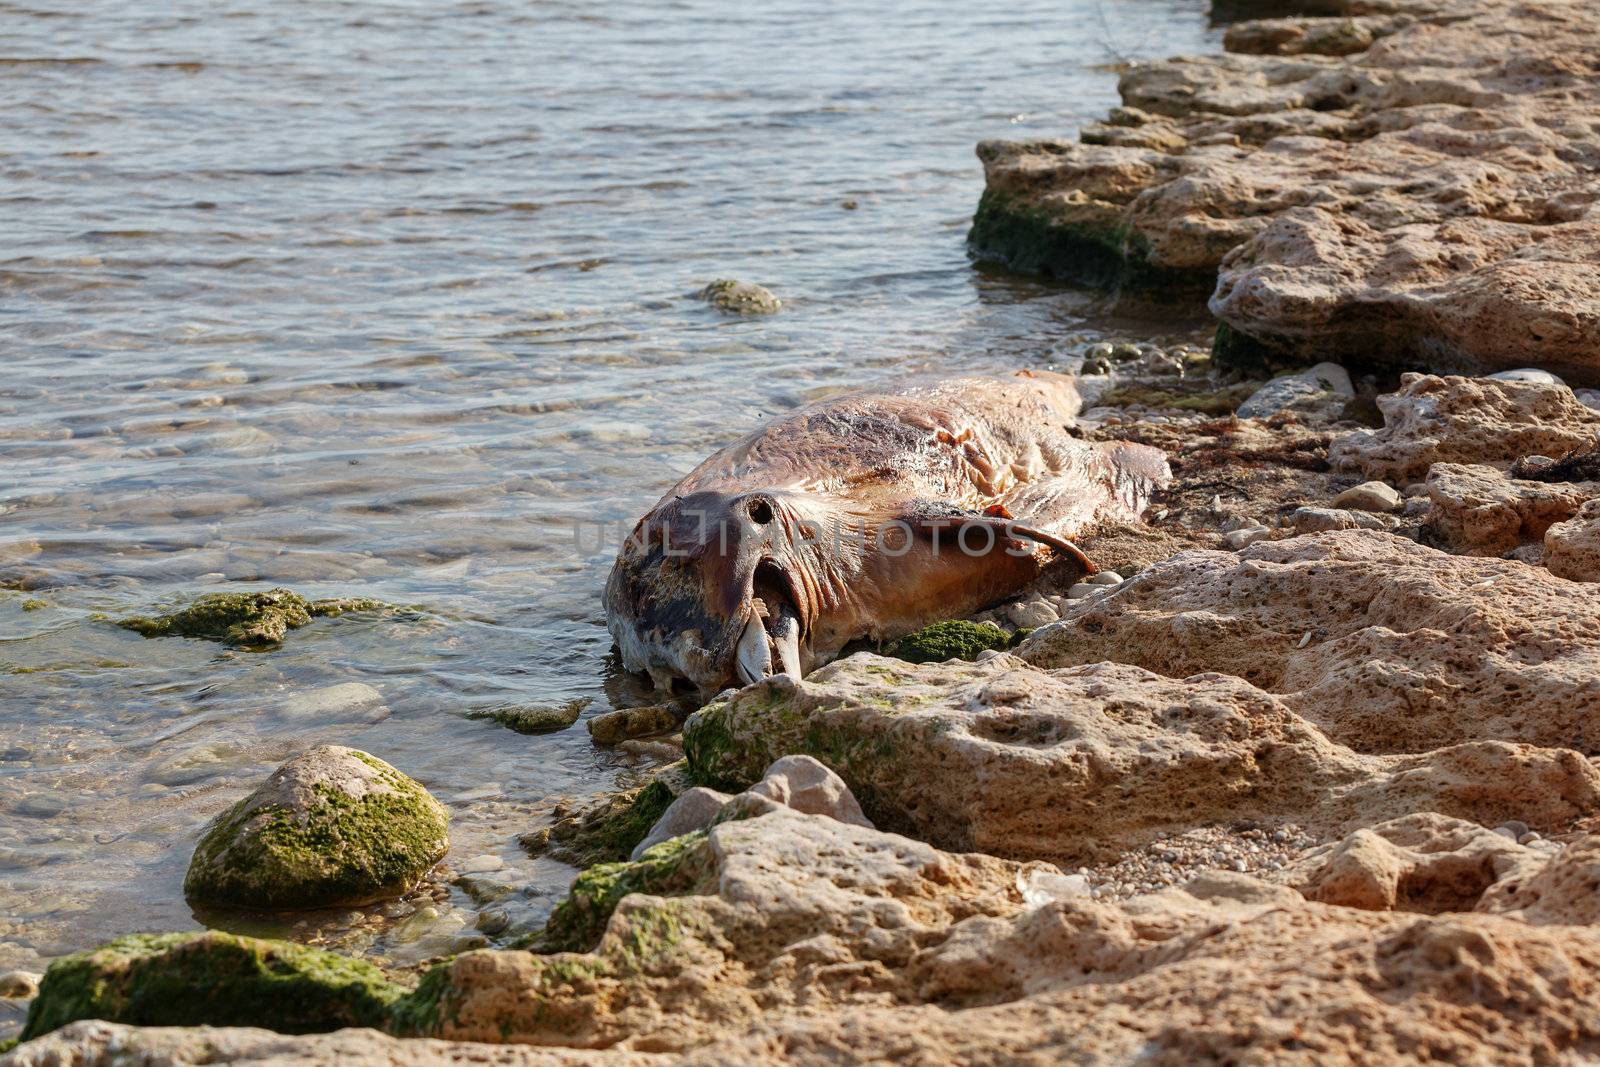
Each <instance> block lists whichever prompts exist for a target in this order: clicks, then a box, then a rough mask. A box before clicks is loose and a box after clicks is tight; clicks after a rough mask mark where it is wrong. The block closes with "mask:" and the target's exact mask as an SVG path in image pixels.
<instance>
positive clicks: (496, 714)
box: [467, 697, 589, 734]
mask: <svg viewBox="0 0 1600 1067" xmlns="http://www.w3.org/2000/svg"><path fill="white" fill-rule="evenodd" d="M588 706H589V701H588V698H586V697H580V698H579V699H577V700H569V701H567V702H566V703H565V704H554V705H551V704H536V705H532V706H518V705H507V706H504V707H498V708H485V709H482V710H479V711H470V712H468V713H467V718H469V719H487V720H489V721H490V722H497V723H499V724H500V725H501V726H504V727H505V728H506V729H508V730H515V731H516V732H517V733H519V734H548V733H554V732H555V731H557V730H565V729H566V728H567V727H569V726H571V725H572V724H573V723H575V722H577V721H578V716H579V715H581V714H583V709H584V708H586V707H588Z"/></svg>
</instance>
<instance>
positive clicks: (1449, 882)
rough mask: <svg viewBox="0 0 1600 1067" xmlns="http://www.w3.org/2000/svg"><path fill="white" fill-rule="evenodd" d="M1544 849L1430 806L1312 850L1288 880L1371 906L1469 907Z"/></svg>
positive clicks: (1325, 896) (1330, 897)
mask: <svg viewBox="0 0 1600 1067" xmlns="http://www.w3.org/2000/svg"><path fill="white" fill-rule="evenodd" d="M1543 858H1544V856H1543V854H1541V853H1538V852H1535V851H1534V850H1532V849H1529V848H1524V847H1523V846H1521V845H1519V844H1517V843H1516V842H1515V841H1510V840H1507V839H1506V838H1505V837H1503V836H1501V835H1500V834H1497V833H1495V832H1494V831H1493V830H1489V829H1486V828H1484V827H1482V826H1479V825H1478V824H1476V823H1470V822H1465V821H1463V820H1460V819H1450V818H1446V817H1444V816H1442V815H1438V814H1436V813H1433V812H1424V813H1419V814H1416V815H1409V816H1406V817H1404V818H1400V819H1394V820H1390V821H1388V822H1383V823H1379V824H1378V825H1376V826H1373V827H1372V828H1371V829H1361V830H1356V831H1355V832H1354V833H1352V834H1350V835H1349V836H1348V837H1346V838H1344V839H1343V840H1341V841H1338V842H1335V843H1334V844H1331V845H1325V846H1323V847H1321V848H1318V849H1314V850H1313V851H1311V852H1310V853H1308V854H1307V855H1306V856H1305V857H1304V858H1302V859H1301V860H1300V861H1299V862H1298V863H1296V864H1295V865H1294V867H1292V868H1291V869H1290V871H1289V873H1288V878H1287V881H1288V882H1289V884H1290V885H1293V886H1295V887H1296V888H1297V889H1299V890H1300V892H1301V893H1303V894H1305V896H1306V897H1307V898H1308V899H1311V900H1320V901H1322V902H1324V903H1327V904H1339V905H1343V906H1344V907H1349V908H1365V909H1367V910H1369V911H1415V912H1422V913H1423V914H1427V915H1437V914H1438V913H1440V912H1445V911H1472V910H1473V909H1474V908H1476V907H1477V906H1478V903H1479V901H1480V900H1481V899H1482V898H1483V895H1484V893H1485V892H1487V891H1488V889H1489V887H1490V886H1492V885H1494V884H1495V883H1496V882H1498V881H1500V880H1501V879H1502V878H1504V877H1506V876H1507V875H1508V874H1509V873H1511V872H1512V871H1514V870H1516V869H1518V868H1519V867H1528V868H1537V867H1539V866H1542V863H1541V862H1540V861H1541V860H1542V859H1543Z"/></svg>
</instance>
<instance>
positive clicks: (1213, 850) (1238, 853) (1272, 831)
mask: <svg viewBox="0 0 1600 1067" xmlns="http://www.w3.org/2000/svg"><path fill="white" fill-rule="evenodd" d="M1317 844H1320V842H1319V841H1318V840H1317V839H1315V838H1313V837H1312V836H1311V835H1310V834H1308V833H1306V832H1305V830H1303V829H1301V828H1300V827H1299V826H1297V825H1294V824H1292V823H1291V824H1285V825H1283V826H1276V827H1270V828H1267V827H1255V826H1251V827H1226V826H1207V827H1202V828H1200V829H1197V830H1187V831H1185V832H1183V833H1176V834H1162V835H1160V836H1159V837H1158V838H1157V839H1156V840H1155V841H1153V842H1151V843H1150V844H1149V845H1146V846H1145V847H1143V848H1140V849H1135V850H1133V851H1132V852H1126V853H1124V854H1123V855H1122V856H1121V857H1120V858H1119V859H1118V860H1117V861H1116V862H1115V863H1110V864H1104V865H1101V866H1097V867H1079V868H1078V869H1077V873H1078V874H1080V875H1082V876H1083V877H1085V878H1087V879H1088V881H1089V887H1090V889H1089V892H1090V894H1091V895H1092V896H1093V897H1095V898H1096V899H1098V900H1126V899H1127V898H1129V897H1135V896H1138V895H1139V894H1141V893H1150V892H1154V891H1156V890H1160V889H1165V888H1167V887H1168V886H1175V885H1183V884H1184V883H1185V882H1187V881H1189V880H1190V879H1192V878H1194V877H1195V876H1196V875H1199V874H1203V873H1205V872H1206V871H1237V872H1240V873H1243V874H1253V875H1257V876H1259V877H1262V878H1266V879H1267V880H1269V881H1270V880H1272V877H1273V875H1274V874H1275V873H1276V872H1278V871H1281V870H1283V869H1284V868H1285V867H1287V866H1288V865H1289V863H1290V862H1291V861H1293V860H1294V859H1296V858H1297V857H1298V856H1299V855H1300V854H1301V853H1302V852H1304V851H1305V850H1306V849H1308V848H1311V847H1312V846H1314V845H1317Z"/></svg>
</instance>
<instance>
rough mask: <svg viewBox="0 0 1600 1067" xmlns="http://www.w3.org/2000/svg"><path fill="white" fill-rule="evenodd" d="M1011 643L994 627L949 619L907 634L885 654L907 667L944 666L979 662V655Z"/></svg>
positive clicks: (1009, 639) (1009, 638)
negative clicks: (956, 661)
mask: <svg viewBox="0 0 1600 1067" xmlns="http://www.w3.org/2000/svg"><path fill="white" fill-rule="evenodd" d="M1011 641H1012V637H1011V635H1010V634H1008V633H1006V632H1005V631H1004V630H1002V629H1000V627H998V626H995V625H994V624H993V623H987V622H967V621H966V620H964V619H948V620H946V621H945V622H936V623H934V624H933V625H932V626H924V627H923V628H922V629H920V630H918V631H917V632H916V633H913V634H907V635H906V636H905V637H902V638H900V639H899V640H898V641H896V642H894V643H893V644H892V645H890V646H889V647H888V648H887V649H886V650H885V651H886V652H887V654H888V655H891V656H893V657H894V658H895V659H903V660H905V661H906V662H907V663H943V662H944V661H945V660H950V659H977V658H978V653H980V652H988V651H990V650H991V649H999V650H1003V649H1006V648H1009V647H1010V646H1011Z"/></svg>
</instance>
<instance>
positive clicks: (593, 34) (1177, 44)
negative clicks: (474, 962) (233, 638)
mask: <svg viewBox="0 0 1600 1067" xmlns="http://www.w3.org/2000/svg"><path fill="white" fill-rule="evenodd" d="M1214 37H1215V32H1214V31H1213V30H1211V29H1209V28H1208V27H1207V25H1206V21H1205V16H1204V6H1203V4H1202V3H1200V2H1199V0H1118V2H1116V3H1112V2H1110V0H1106V2H1103V3H1100V2H1095V0H1049V2H1045V0H1020V2H1018V3H1013V4H1008V5H1002V6H996V5H976V4H963V3H953V2H946V3H932V2H928V0H912V2H906V3H886V2H883V0H866V2H863V3H858V4H851V5H836V4H826V3H816V2H813V0H789V2H780V3H776V4H766V5H738V6H731V5H723V4H715V3H710V2H705V0H684V2H676V3H667V2H648V3H636V2H622V3H614V4H608V5H604V6H603V7H596V6H595V5H592V4H579V3H567V2H560V0H520V2H511V0H471V2H460V3H449V2H443V0H404V2H388V3H383V2H361V3H341V2H337V0H316V2H315V3H307V2H304V0H280V2H278V3H275V4H270V5H265V4H260V3H259V2H230V3H223V4H217V3H199V2H198V0H193V2H191V0H152V2H149V3H141V4H120V3H111V2H108V0H98V2H89V3H84V2H66V0H21V2H0V175H3V184H0V219H3V220H4V231H5V234H6V236H7V240H6V242H5V245H4V248H3V249H0V353H3V358H4V367H5V373H4V375H3V376H0V970H4V969H7V968H9V967H15V966H27V967H37V966H38V965H39V964H40V963H41V962H42V958H48V957H51V956H55V955H58V954H61V953H64V952H68V951H73V950H76V949H80V948H83V947H86V946H89V945H92V944H94V943H97V942H99V941H102V940H104V939H106V938H108V937H111V936H114V935H117V934H120V933H125V932H130V931H134V930H168V929H187V928H192V927H194V926H196V925H197V920H196V919H195V917H194V916H192V915H191V913H190V911H189V909H188V907H187V906H186V905H185V904H184V902H183V897H182V892H181V881H182V876H183V870H184V867H185V865H186V863H187V861H188V856H189V852H190V850H191V849H192V847H193V844H194V841H195V840H196V837H197V835H198V833H199V831H200V829H201V827H202V826H203V825H204V823H205V821H206V820H207V819H208V818H210V817H211V816H212V815H213V814H215V813H216V812H217V811H218V810H220V809H221V808H223V807H224V806H226V805H227V804H228V803H230V802H231V801H232V800H234V799H236V798H237V797H238V796H240V795H242V794H243V793H244V792H245V791H247V790H248V789H249V788H251V787H252V786H253V785H254V784H255V783H256V782H258V781H259V780H260V778H261V777H262V776H264V775H265V774H266V773H267V772H269V771H270V770H271V769H272V768H273V767H274V766H276V765H277V764H278V763H280V762H282V761H283V760H284V759H286V758H288V757H289V756H290V755H292V754H294V753H295V752H297V751H299V750H301V749H303V748H305V747H307V746H310V745H312V744H317V743H324V742H336V743H345V744H350V745H354V746H356V747H359V748H363V749H366V750H368V751H370V752H373V753H374V754H376V755H378V756H381V757H382V758H384V759H387V760H389V761H391V762H392V763H394V764H396V765H397V766H399V767H400V768H402V769H403V770H405V771H406V772H408V773H410V774H411V775H413V776H414V777H416V778H418V779H419V780H421V781H422V782H423V783H424V784H426V785H427V786H428V787H429V788H430V789H431V790H432V791H433V792H434V793H435V795H437V796H438V797H439V798H440V799H441V800H443V801H444V802H445V803H446V804H448V805H449V806H450V807H451V809H452V812H453V818H454V828H453V833H452V838H453V840H454V849H453V852H452V855H451V862H452V863H453V864H455V865H456V866H457V867H461V866H462V865H475V866H477V867H479V868H484V867H492V866H493V865H494V864H495V863H496V862H498V861H504V862H505V863H507V864H508V867H507V868H506V869H505V870H503V871H500V872H496V873H495V874H494V875H493V877H497V878H501V879H503V880H504V881H507V882H513V883H517V884H518V885H523V886H525V887H526V888H525V890H523V891H522V892H520V893H518V894H517V895H516V897H515V900H516V901H517V902H518V903H517V907H520V908H521V909H522V910H521V911H520V912H517V913H516V915H515V916H514V917H518V916H520V921H534V920H536V919H537V918H538V917H539V916H540V915H541V914H542V913H543V911H544V910H547V909H548V907H549V905H550V903H551V902H552V901H553V899H555V897H557V896H558V895H559V893H560V892H561V891H562V889H563V888H564V886H565V884H566V883H567V881H568V880H569V879H570V877H571V875H572V871H571V870H570V869H568V868H565V867H563V866H561V865H560V864H557V863H554V862H551V861H548V860H541V861H531V860H529V859H527V858H526V857H525V856H524V855H523V854H522V852H521V850H520V849H519V848H518V847H517V845H516V843H515V836H516V835H517V834H518V833H520V832H522V831H524V830H527V829H531V828H533V827H535V826H537V825H541V824H542V822H544V821H545V820H546V816H547V813H548V811H549V808H550V806H551V803H552V801H553V799H554V798H555V797H557V796H559V795H564V794H581V793H589V792H593V791H595V790H599V789H603V788H607V787H609V786H610V785H612V783H613V782H616V781H618V780H623V781H625V780H626V779H627V776H628V774H629V773H630V765H629V761H628V760H627V759H626V758H625V757H622V756H619V755H616V754H614V753H610V752H606V751H602V750H598V749H596V748H595V747H594V746H593V745H592V744H591V743H590V741H589V738H588V735H587V733H586V732H585V731H584V730H583V728H582V724H581V723H580V724H579V725H578V726H577V727H575V728H573V729H571V730H569V731H566V732H563V733H559V734H554V735H548V736H542V737H525V736H521V735H518V734H515V733H512V732H510V731H508V730H506V729H504V728H502V727H500V726H497V725H495V724H494V723H492V722H485V721H474V720H471V719H469V718H467V717H466V716H467V714H468V713H470V712H472V711H474V710H481V709H483V708H486V707H492V706H495V705H500V704H545V703H558V702H563V701H566V700H570V699H574V698H589V699H590V700H591V704H590V707H589V710H588V711H587V712H586V714H593V713H595V712H598V711H603V710H606V708H607V707H608V706H610V705H611V703H612V702H613V701H625V700H628V699H629V695H628V686H629V683H628V680H627V679H625V678H619V677H617V676H616V675H615V674H614V673H612V672H611V671H610V669H609V668H608V666H607V662H606V661H607V652H608V648H609V639H608V637H607V636H606V633H605V628H604V620H603V617H602V613H601V608H600V602H599V590H600V588H601V585H602V583H603V581H604V576H605V572H606V569H607V568H608V566H609V564H610V560H611V558H612V554H613V552H614V549H615V536H616V534H615V531H616V529H617V528H618V527H622V528H626V526H627V525H628V524H631V522H632V521H633V519H634V518H636V517H637V515H638V514H639V513H641V512H642V510H643V509H644V508H646V507H648V506H649V505H650V504H651V503H652V502H653V501H654V500H655V499H656V497H657V496H658V495H659V494H660V492H661V491H662V490H663V489H664V488H666V486H667V485H668V484H670V482H671V481H672V480H673V479H674V478H676V477H677V476H678V475H679V474H681V473H683V472H684V471H686V470H687V469H689V468H690V467H691V466H693V465H694V463H696V462H697V461H698V460H699V459H700V458H702V457H703V456H704V455H705V454H706V453H707V452H709V451H711V450H712V449H714V448H716V447H717V446H718V445H719V444H721V443H723V442H724V441H726V440H727V439H729V438H730V437H731V436H733V435H734V434H736V433H738V432H740V431H742V430H744V429H746V428H748V427H749V426H751V425H752V424H754V423H755V422H756V421H757V420H759V419H761V418H762V417H764V416H766V415H769V414H771V413H774V412H778V411H782V410H785V409H787V408H790V407H792V406H794V405H796V404H799V403H802V402H804V401H807V400H809V399H813V398H816V397H819V396H822V395H826V394H828V393H830V392H833V391H837V390H841V389H844V388H846V387H850V386H853V385H857V384H860V383H862V382H864V381H869V380H871V379H874V378H882V377H886V376H890V375H893V374H897V373H902V372H908V371H914V372H922V371H933V372H944V371H967V370H985V369H999V368H1008V367H1014V366H1018V365H1050V364H1051V363H1052V361H1054V360H1056V359H1058V358H1059V356H1060V346H1061V340H1062V338H1063V337H1064V336H1067V335H1069V334H1072V333H1082V332H1088V333H1095V332H1099V331H1113V330H1115V331H1135V332H1136V331H1145V335H1149V333H1150V331H1153V330H1155V329H1156V326H1154V325H1152V324H1147V323H1136V324H1132V325H1130V324H1129V323H1127V322H1118V321H1114V320H1110V319H1108V318H1106V317H1105V316H1104V315H1103V314H1101V313H1099V312H1097V310H1096V304H1095V302H1094V300H1093V299H1092V298H1090V297H1088V296H1087V295H1085V294H1081V293H1074V292H1071V291H1067V290H1060V289H1053V288H1049V287H1044V286H1040V285H1037V284H1035V283H1032V282H1029V281H1026V280H1023V279H1017V278H1012V277H1007V276H1005V275H1004V274H1002V273H997V272H993V271H985V270H979V269H975V268H974V267H973V265H972V264H971V263H970V262H969V260H968V257H967V254H966V250H965V244H964V239H965V234H966V229H967V226H968V223H969V221H970V217H971V212H972V210H973V207H974V206H975V204H976V202H977V198H978V194H979V192H980V191H981V189H982V171H981V168H980V167H979V165H978V163H977V160H976V158H975V157H974V155H973V147H974V144H975V143H976V142H977V141H978V140H980V139H982V138H986V137H1029V136H1070V135H1071V133H1072V132H1073V131H1074V130H1075V128H1076V127H1077V126H1079V125H1080V124H1082V123H1084V122H1086V121H1091V120H1093V119H1096V118H1098V117H1099V116H1101V115H1102V114H1103V113H1104V111H1105V109H1106V108H1107V107H1108V106H1110V105H1112V104H1113V103H1115V76H1114V74H1113V73H1111V72H1109V71H1108V70H1107V69H1106V68H1107V65H1109V64H1112V63H1115V62H1116V61H1118V60H1119V59H1131V58H1140V57H1149V56H1158V55H1166V54H1171V53H1178V52H1185V51H1199V50H1208V49H1213V48H1215V40H1214ZM718 277H736V278H741V279H744V280H749V281H755V282H760V283H762V284H765V285H767V286H769V287H770V288H771V289H773V290H774V291H775V292H776V293H777V294H778V295H779V296H780V297H781V298H782V299H783V300H784V302H785V307H784V310H783V311H782V313H780V314H779V315H777V316H775V317H769V318H750V319H740V318H732V317H728V316H726V315H723V314H720V313H718V312H716V311H714V310H712V309H710V308H709V307H707V306H706V305H705V304H703V303H701V302H700V301H698V300H697V299H695V297H694V293H695V291H696V290H697V289H698V288H699V287H701V286H703V285H704V284H706V283H707V282H709V281H711V280H713V279H715V278H718ZM578 529H581V531H582V536H581V540H580V539H578V538H577V537H576V536H575V531H576V530H578ZM601 529H608V530H610V531H611V534H610V537H611V539H610V541H609V542H608V543H601V542H600V541H599V540H598V538H599V533H598V531H599V530H601ZM274 585H285V586H288V587H291V588H293V589H295V590H297V591H299V592H302V593H305V594H307V595H313V596H328V595H340V594H356V595H363V596H374V597H379V598H381V599H384V600H387V601H391V602H395V603H402V604H411V605H419V606H420V607H421V608H422V609H424V610H423V611H422V613H420V614H417V615H413V616H406V617H370V616H348V617H344V618H341V619H337V620H323V621H318V622H316V623H314V624H313V625H312V626H310V627H308V628H306V629H304V630H301V631H298V632H295V633H292V634H291V635H290V636H289V639H288V640H287V641H286V642H285V644H284V646H283V647H282V648H281V649H279V650H277V651H272V652H266V653H244V652H234V651H229V650H226V649H223V648H222V647H221V646H218V645H215V644H210V643H206V642H200V641H190V640H183V639H161V640H145V639H143V638H141V637H139V636H137V635H135V634H132V633H129V632H126V631H123V630H120V629H117V628H115V627H113V626H111V625H109V624H108V623H107V622H106V621H105V617H106V616H109V617H121V616H123V615H128V614H133V613H144V612H148V611H150V610H151V609H153V608H159V607H161V606H164V605H169V604H173V603H177V602H180V601H181V600H183V599H184V598H187V597H189V596H193V595H195V594H198V593H202V592H208V591H214V590H243V589H257V588H267V587H270V586H274ZM350 683H360V684H362V685H366V686H370V687H372V689H374V690H376V691H377V694H378V699H377V700H376V701H373V700H372V699H371V698H370V695H368V696H367V698H366V699H365V700H363V699H351V693H352V692H353V691H352V690H350V689H348V688H346V689H343V690H338V691H335V692H332V693H329V692H326V691H327V690H328V689H329V688H330V687H333V686H339V685H345V686H348V685H349V684H350ZM319 691H320V692H319ZM360 692H362V693H364V692H365V691H360ZM485 857H489V858H485ZM399 910H404V909H403V908H402V909H399ZM438 910H439V911H440V913H441V914H440V917H439V918H438V920H437V921H435V920H434V919H433V918H432V917H431V916H430V915H429V914H428V913H426V912H424V913H423V919H421V920H415V919H414V920H412V921H411V922H410V923H409V925H408V924H404V923H403V924H401V926H400V927H398V928H395V929H391V930H388V931H387V932H385V933H383V934H382V935H381V936H378V937H376V939H375V938H374V936H372V935H370V934H369V935H363V936H361V937H357V938H354V939H346V941H345V943H346V944H347V945H348V946H349V947H353V948H356V949H364V948H365V949H372V950H374V951H378V952H380V953H382V954H385V955H388V956H390V957H392V958H396V959H406V958H410V957H415V956H421V955H427V954H430V953H431V952H434V951H439V950H440V949H441V945H442V944H444V943H445V942H447V941H448V940H449V938H450V937H451V936H455V934H459V933H461V932H462V931H459V930H457V927H460V926H462V924H463V923H466V924H470V922H471V920H472V918H473V913H474V907H473V905H472V904H471V902H470V901H469V900H467V899H466V898H465V897H464V895H463V894H461V893H460V892H459V891H452V893H451V897H450V899H449V900H447V901H445V902H443V903H442V904H441V905H439V908H438ZM512 910H513V911H515V910H516V909H515V908H513V909H512ZM430 924H431V925H430ZM236 925H237V924H236ZM247 925H249V926H250V928H252V929H262V930H265V931H267V932H277V933H282V932H288V933H291V934H293V935H295V936H301V937H310V936H313V935H314V934H315V932H316V929H317V927H318V922H312V923H310V924H301V925H300V926H298V927H288V928H286V927H284V926H282V925H281V924H275V923H270V922H269V923H251V924H247ZM441 938H443V939H444V940H443V941H441V940H440V939H441Z"/></svg>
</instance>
